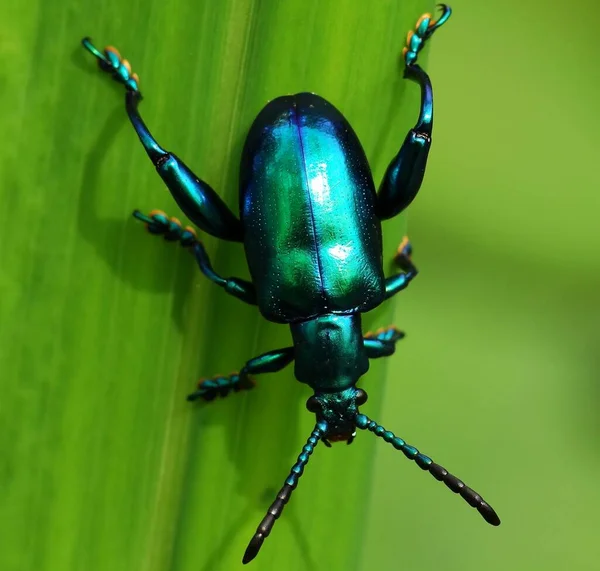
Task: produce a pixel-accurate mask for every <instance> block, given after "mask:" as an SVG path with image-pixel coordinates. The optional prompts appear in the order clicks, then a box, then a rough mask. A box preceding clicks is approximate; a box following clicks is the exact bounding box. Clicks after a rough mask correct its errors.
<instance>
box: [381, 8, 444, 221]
mask: <svg viewBox="0 0 600 571" xmlns="http://www.w3.org/2000/svg"><path fill="white" fill-rule="evenodd" d="M440 6H441V8H442V15H441V16H440V17H439V18H438V20H433V19H432V17H431V14H423V16H421V17H420V18H419V20H418V21H417V24H416V26H415V30H414V31H413V30H411V31H410V32H409V33H408V36H407V39H406V47H405V48H404V50H403V52H402V54H403V57H404V61H405V64H406V66H405V68H404V77H406V78H407V79H410V80H412V81H415V82H416V83H418V84H419V86H420V87H421V110H420V114H419V119H418V121H417V123H416V125H415V126H414V127H413V128H412V129H411V130H410V131H409V132H408V134H407V135H406V138H405V139H404V143H403V144H402V147H401V148H400V151H399V152H398V154H397V155H396V156H395V157H394V159H393V160H392V162H391V163H390V165H389V166H388V168H387V171H386V173H385V176H384V177H383V181H382V183H381V186H380V187H379V191H378V193H377V215H378V216H379V218H380V219H381V220H385V219H387V218H392V217H394V216H396V215H397V214H399V213H400V212H402V211H403V210H404V209H405V208H406V207H407V206H408V205H409V204H410V203H411V202H412V201H413V199H414V198H415V196H416V195H417V193H418V192H419V188H420V187H421V183H422V182H423V176H424V175H425V167H426V165H427V157H428V155H429V148H430V147H431V133H432V129H433V89H432V87H431V80H430V79H429V76H428V75H427V73H425V71H423V69H422V68H421V67H420V66H419V65H417V63H416V61H417V55H418V53H419V52H420V51H421V49H423V46H424V45H425V43H426V41H427V40H428V39H429V38H430V37H431V35H432V34H433V32H434V31H435V30H436V29H437V28H439V27H440V26H441V25H442V24H443V23H444V22H446V20H448V18H449V17H450V14H451V10H450V7H449V6H446V5H445V4H440Z"/></svg>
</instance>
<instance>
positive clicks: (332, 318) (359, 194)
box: [82, 4, 500, 563]
mask: <svg viewBox="0 0 600 571" xmlns="http://www.w3.org/2000/svg"><path fill="white" fill-rule="evenodd" d="M439 7H440V8H441V15H440V16H439V17H438V18H437V19H434V18H433V17H432V15H431V14H424V15H422V16H421V17H420V18H419V19H418V21H417V23H416V25H415V28H414V30H411V31H410V32H409V33H408V36H407V40H406V46H405V47H404V49H403V52H402V53H403V59H404V77H405V78H407V79H409V80H412V81H414V82H416V83H417V84H418V85H419V86H420V90H421V104H420V114H419V118H418V121H417V123H416V124H415V126H414V127H413V128H412V129H410V130H409V132H408V134H407V135H406V138H405V139H404V142H403V144H402V146H401V147H400V150H399V152H398V154H397V155H396V156H395V157H394V158H393V160H392V161H391V163H390V165H389V167H388V169H387V171H386V173H385V175H384V178H383V181H382V183H381V186H380V188H379V190H378V191H377V192H376V190H375V186H374V182H373V177H372V174H371V170H370V167H369V163H368V161H367V158H366V156H365V153H364V151H363V148H362V146H361V144H360V141H359V140H358V137H357V136H356V134H355V132H354V131H353V129H352V127H351V126H350V124H349V123H348V121H347V120H346V119H345V118H344V116H343V115H342V114H341V113H340V112H339V111H338V110H337V109H336V108H335V107H334V106H333V105H332V104H331V103H329V102H328V101H326V100H325V99H323V98H322V97H319V96H318V95H315V94H313V93H299V94H296V95H288V96H283V97H278V98H277V99H274V100H272V101H270V102H269V103H268V104H267V105H266V106H265V107H264V108H263V110H262V111H261V112H260V113H259V114H258V116H257V117H256V119H255V120H254V123H253V124H252V126H251V128H250V131H249V133H248V136H247V138H246V141H245V145H244V148H243V152H242V157H241V165H240V190H239V217H238V216H236V215H235V214H234V213H233V212H232V211H231V210H230V209H229V208H228V207H227V206H226V204H225V203H224V202H223V200H222V199H221V198H220V197H219V195H218V194H217V193H216V192H215V191H214V190H213V189H212V188H211V187H210V186H209V185H208V184H207V183H206V182H204V181H202V180H201V179H199V178H198V177H197V176H196V175H195V174H194V173H193V172H192V171H191V170H190V169H189V168H188V167H187V166H186V165H185V164H184V163H183V161H181V159H179V158H178V157H177V156H175V155H174V154H173V153H171V152H169V151H167V150H165V149H164V148H163V147H162V146H161V145H159V143H158V142H157V141H156V140H155V139H154V137H153V136H152V134H151V133H150V131H149V129H148V128H147V126H146V125H145V123H144V121H143V120H142V118H141V116H140V114H139V111H138V104H139V102H140V101H141V99H142V95H141V92H140V89H139V78H138V76H137V75H136V74H134V73H132V71H131V65H130V64H129V62H128V61H127V60H125V59H123V58H122V57H121V55H120V54H119V52H118V51H117V50H116V49H115V48H113V47H110V46H109V47H107V48H105V49H104V51H103V52H101V51H99V50H98V49H96V48H95V47H94V45H93V44H92V42H91V39H90V38H84V39H83V40H82V43H83V45H84V47H85V48H86V49H87V50H88V51H89V52H91V53H92V54H93V55H94V56H96V58H97V59H98V63H99V65H100V68H101V69H102V70H103V71H105V72H107V73H109V74H110V75H112V77H113V78H114V79H115V80H117V81H118V82H120V83H121V84H122V85H124V86H125V88H126V97H125V106H126V110H127V113H128V115H129V119H130V120H131V123H132V125H133V127H134V129H135V131H136V133H137V135H138V137H139V139H140V141H141V143H142V145H143V146H144V149H145V150H146V152H147V154H148V156H149V158H150V160H151V161H152V163H153V164H154V165H155V167H156V170H157V172H158V174H159V175H160V176H161V178H162V179H163V180H164V182H165V184H166V186H167V187H168V189H169V191H170V192H171V194H172V196H173V198H174V199H175V201H176V202H177V204H178V205H179V207H180V208H181V210H183V212H184V213H185V214H186V215H187V216H188V218H189V219H190V220H191V221H192V222H194V224H195V225H196V226H198V227H199V228H200V229H201V230H203V231H204V232H207V233H208V234H210V235H212V236H215V237H216V238H220V239H222V240H229V241H233V242H242V243H243V245H244V249H245V253H246V259H247V262H248V266H249V269H250V275H251V277H252V281H251V282H250V281H246V280H242V279H239V278H235V277H230V278H224V277H222V276H220V275H219V274H218V273H217V272H215V271H214V269H213V268H212V265H211V262H210V260H209V257H208V255H207V253H206V250H205V248H204V246H203V245H202V242H201V241H200V240H199V239H198V237H197V234H196V231H195V230H194V229H193V228H192V227H189V226H186V227H183V226H182V224H181V223H180V222H179V220H178V219H176V218H169V217H168V216H167V215H166V214H165V213H164V212H161V211H152V212H150V213H149V214H148V215H145V214H142V213H141V212H140V211H138V210H136V211H135V212H134V216H135V218H137V219H138V220H141V221H142V222H144V223H145V224H146V226H147V229H148V230H149V231H150V232H151V233H154V234H162V235H163V236H164V237H165V238H166V239H167V240H173V241H179V242H180V243H181V244H182V245H183V246H185V247H186V248H189V249H190V250H191V251H192V252H193V254H194V255H195V258H196V260H197V263H198V265H199V267H200V270H201V271H202V273H203V274H204V275H205V276H206V277H207V278H208V279H209V280H211V281H212V282H214V283H216V284H217V285H219V286H220V287H222V288H223V289H224V290H225V291H226V292H227V293H228V294H230V295H233V296H235V297H237V298H239V299H241V300H242V301H244V302H246V303H248V304H252V305H256V306H258V309H259V311H260V313H261V314H262V315H263V317H264V318H265V319H267V320H269V321H272V322H275V323H282V324H287V325H289V327H290V330H291V334H292V339H293V345H292V346H291V347H285V348H282V349H277V350H274V351H269V352H268V353H265V354H263V355H260V356H258V357H256V358H254V359H251V360H249V361H248V362H247V363H246V364H245V365H244V366H243V368H242V369H241V370H240V372H239V373H235V374H232V375H230V376H227V377H214V378H212V379H204V380H202V381H201V382H200V383H199V384H198V388H197V390H196V391H195V392H194V393H192V394H191V395H189V396H188V399H189V400H195V399H198V398H202V399H205V400H212V399H214V398H215V397H216V396H219V395H221V396H225V395H227V394H228V393H230V392H232V391H238V390H242V389H248V388H251V387H252V386H253V381H252V380H251V375H256V374H261V373H273V372H276V371H279V370H281V369H283V368H284V367H286V366H287V365H289V364H290V363H291V362H292V361H294V363H295V371H294V372H295V376H296V378H297V380H298V381H300V382H301V383H305V384H307V385H309V386H310V387H311V388H312V390H313V391H314V394H313V395H312V396H311V397H310V398H309V399H308V401H307V403H306V408H307V409H308V410H309V411H310V412H313V413H314V414H315V415H316V424H315V427H314V430H313V431H312V433H311V435H310V437H309V439H308V441H307V442H306V444H305V446H304V447H303V449H302V452H301V454H300V455H299V456H298V459H297V462H296V463H295V464H294V466H293V467H292V469H291V472H290V474H289V476H288V477H287V479H286V480H285V483H284V485H283V487H282V488H281V490H280V491H279V493H278V494H277V497H276V499H275V501H274V502H273V503H272V504H271V506H270V507H269V509H268V511H267V514H266V516H265V517H264V518H263V520H262V521H261V523H260V525H259V526H258V528H257V530H256V533H255V535H254V536H253V538H252V539H251V541H250V543H249V545H248V547H247V549H246V552H245V554H244V557H243V563H248V562H249V561H251V560H252V559H254V557H256V555H257V554H258V552H259V550H260V548H261V546H262V544H263V542H264V540H265V538H266V537H267V536H268V535H269V534H270V532H271V529H272V527H273V525H274V523H275V521H276V520H277V518H278V517H279V516H280V515H281V513H282V511H283V508H284V507H285V505H286V503H287V502H288V500H289V499H290V496H291V494H292V492H293V490H294V489H295V488H296V486H297V484H298V480H299V479H300V477H301V475H302V473H303V471H304V467H305V466H306V464H307V462H308V460H309V457H310V455H311V454H312V452H313V450H314V448H315V446H316V445H317V443H318V442H319V441H323V442H324V443H325V444H326V445H328V446H331V444H330V443H331V442H338V441H345V442H347V443H351V442H352V440H353V438H354V436H355V433H356V429H357V428H358V429H361V430H367V431H370V432H372V433H373V434H375V436H378V437H380V438H382V439H383V440H384V441H385V442H388V443H389V444H391V445H392V446H393V447H394V448H395V449H397V450H400V451H402V452H403V453H404V455H405V456H406V457H407V458H409V459H410V460H413V461H415V462H416V464H417V465H418V466H419V467H420V468H421V469H423V470H425V471H428V472H429V473H430V474H432V475H433V477H434V478H436V479H437V480H439V481H442V482H444V483H445V484H446V486H448V488H449V489H450V490H452V491H453V492H455V493H457V494H459V495H460V496H461V497H462V498H463V499H464V500H466V501H467V502H468V503H469V504H470V505H471V506H472V507H475V508H476V509H477V510H478V512H479V513H480V514H481V515H482V516H483V518H484V519H485V521H487V522H488V523H490V524H491V525H494V526H497V525H499V524H500V519H499V518H498V516H497V514H496V512H495V511H494V510H493V508H492V507H491V506H490V505H489V504H488V503H486V502H485V501H484V500H483V498H482V497H481V496H480V495H479V494H477V492H475V491H474V490H472V489H471V488H469V487H467V486H466V485H465V484H464V483H463V482H462V481H460V480H459V479H458V478H456V477H455V476H453V475H452V474H450V473H449V472H448V471H447V470H445V469H444V468H443V467H442V466H440V465H439V464H436V463H435V462H433V460H432V459H431V458H429V457H428V456H425V455H424V454H422V453H420V452H419V451H418V450H417V449H416V448H415V447H413V446H411V445H409V444H407V443H406V442H405V441H404V440H402V439H401V438H399V437H398V436H396V435H395V434H394V433H392V432H390V431H388V430H386V429H385V428H384V427H383V426H381V425H379V424H377V423H376V422H375V421H373V420H371V419H370V418H369V417H367V416H366V415H365V414H363V413H362V412H360V411H359V407H360V406H362V405H363V404H365V402H366V401H367V394H366V392H365V391H364V390H363V389H360V388H357V386H356V384H357V382H358V380H359V379H360V378H361V377H362V376H363V375H364V374H365V373H366V372H367V370H368V369H369V359H374V358H378V357H384V356H388V355H391V354H392V353H394V351H395V344H396V342H397V341H398V340H399V339H401V338H402V337H403V334H402V333H401V332H400V331H398V330H397V329H396V328H394V327H389V328H387V329H382V330H379V331H377V332H375V333H367V334H365V335H363V333H362V329H361V314H362V313H363V312H366V311H369V310H371V309H373V308H375V307H377V306H378V305H380V304H381V303H382V302H384V301H385V300H387V299H389V298H391V297H392V296H394V295H395V294H396V293H398V292H399V291H401V290H403V289H405V288H406V287H407V286H408V284H409V283H410V282H411V280H412V279H413V278H414V277H415V276H416V275H417V269H416V267H415V266H414V264H413V262H412V258H411V246H410V242H409V241H408V239H407V238H404V239H403V240H402V242H401V244H400V246H399V248H398V252H397V254H396V256H395V258H394V261H395V264H396V266H397V267H398V268H399V270H400V271H399V272H398V273H397V274H395V275H392V276H391V277H387V278H386V277H385V275H384V270H383V252H382V234H381V221H382V220H385V219H389V218H392V217H394V216H396V215H397V214H399V213H400V212H402V211H403V210H404V209H405V208H406V207H407V206H408V205H409V204H410V203H411V202H412V201H413V199H414V198H415V196H416V195H417V193H418V191H419V189H420V186H421V183H422V180H423V176H424V172H425V167H426V162H427V157H428V154H429V149H430V146H431V135H432V127H433V91H432V85H431V80H430V78H429V76H428V75H427V73H426V72H425V71H424V70H423V69H422V68H421V67H420V66H419V65H418V63H417V57H418V53H419V52H420V50H421V49H422V48H423V46H424V45H425V43H426V41H427V40H428V39H429V38H430V37H431V35H432V34H433V33H434V32H435V31H436V30H437V29H438V28H439V27H440V26H441V25H442V24H444V23H445V22H446V21H447V20H448V18H449V17H450V15H451V9H450V7H449V6H447V5H445V4H440V5H439Z"/></svg>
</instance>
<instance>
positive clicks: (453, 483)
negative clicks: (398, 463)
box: [354, 414, 500, 525]
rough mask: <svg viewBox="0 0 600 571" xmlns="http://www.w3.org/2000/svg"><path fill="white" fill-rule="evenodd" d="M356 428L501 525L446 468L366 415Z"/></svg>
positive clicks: (495, 516) (474, 495)
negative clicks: (373, 436) (397, 452)
mask: <svg viewBox="0 0 600 571" xmlns="http://www.w3.org/2000/svg"><path fill="white" fill-rule="evenodd" d="M354 421H355V422H356V426H357V427H358V428H361V429H362V430H370V431H371V432H372V433H373V434H375V436H379V437H380V438H383V439H384V440H385V441H386V442H389V443H390V444H391V445H392V446H393V447H394V448H395V449H396V450H401V451H402V452H404V455H405V456H406V457H407V458H408V459H409V460H414V461H415V462H416V463H417V465H418V466H419V468H421V469H422V470H427V471H428V472H429V473H430V474H431V475H432V476H433V477H434V478H435V479H436V480H438V481H440V482H444V484H446V486H448V488H450V489H451V490H452V491H453V492H454V493H455V494H460V497H461V498H462V499H463V500H465V501H466V502H467V503H468V504H469V505H470V506H471V507H474V508H477V511H478V512H479V513H480V514H481V515H482V517H483V519H484V520H485V521H487V522H488V523H489V524H491V525H500V518H499V517H498V515H497V514H496V512H495V511H494V509H493V508H492V506H490V505H489V504H487V503H486V502H485V501H484V500H483V498H482V497H481V496H480V495H479V494H478V493H477V492H476V491H475V490H472V489H471V488H469V487H468V486H466V485H465V484H464V482H461V481H460V480H459V479H458V478H457V477H456V476H453V475H452V474H450V473H449V472H448V471H447V470H446V469H445V468H443V467H442V466H440V465H439V464H436V463H435V462H434V461H433V460H432V459H431V458H429V457H428V456H425V454H421V453H420V452H419V451H418V450H417V449H416V448H415V447H414V446H411V445H410V444H407V443H406V442H404V440H402V438H399V437H398V436H396V435H395V434H394V433H393V432H389V431H388V430H386V429H385V428H383V426H381V425H379V424H377V423H376V422H375V421H374V420H371V419H370V418H369V417H368V416H366V415H364V414H357V415H356V416H355V418H354Z"/></svg>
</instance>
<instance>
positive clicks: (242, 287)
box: [133, 210, 256, 305]
mask: <svg viewBox="0 0 600 571" xmlns="http://www.w3.org/2000/svg"><path fill="white" fill-rule="evenodd" d="M133 216H134V217H135V218H137V219H138V220H141V221H142V222H144V223H145V224H146V228H147V229H148V232H150V233H151V234H162V235H163V237H164V239H165V240H169V241H173V242H175V241H179V242H180V243H181V245H182V246H184V247H185V248H189V249H191V250H192V251H193V253H194V255H195V256H196V261H197V262H198V266H200V271H201V272H202V273H203V274H204V275H205V276H206V277H207V278H208V279H209V280H211V281H212V282H214V283H216V284H217V285H218V286H221V287H222V288H223V289H224V290H225V291H226V292H227V293H228V294H231V295H233V296H235V297H237V298H238V299H241V300H242V301H245V302H246V303H249V304H251V305H256V290H255V289H254V284H252V283H251V282H248V281H246V280H243V279H241V278H223V277H221V276H220V275H219V274H217V273H216V272H215V271H214V270H213V268H212V264H211V263H210V259H209V257H208V254H207V253H206V250H205V249H204V245H203V244H202V242H201V241H200V240H198V237H197V235H196V231H195V230H194V229H193V228H191V227H190V226H186V227H185V228H184V227H182V225H181V222H180V221H179V220H178V219H177V218H173V217H171V218H169V217H168V216H167V215H166V214H165V213H164V212H162V211H161V210H153V211H152V212H150V214H148V215H147V216H146V215H145V214H142V213H141V212H140V211H139V210H134V212H133Z"/></svg>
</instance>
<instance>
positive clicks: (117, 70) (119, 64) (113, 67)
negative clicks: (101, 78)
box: [81, 36, 140, 93]
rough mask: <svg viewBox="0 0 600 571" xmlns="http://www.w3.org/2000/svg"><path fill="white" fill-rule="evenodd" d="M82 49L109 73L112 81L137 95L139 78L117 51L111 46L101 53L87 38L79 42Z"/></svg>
mask: <svg viewBox="0 0 600 571" xmlns="http://www.w3.org/2000/svg"><path fill="white" fill-rule="evenodd" d="M81 43H82V45H83V47H84V48H85V49H86V50H87V51H88V52H90V53H91V54H92V55H93V56H94V57H96V58H97V60H98V65H99V66H100V69H101V70H102V71H105V72H106V73H110V74H111V75H112V77H113V79H114V80H115V81H117V82H119V83H120V84H122V85H124V86H125V88H126V89H127V90H128V91H133V92H134V93H139V84H140V78H139V77H138V75H137V73H133V72H132V71H131V64H130V63H129V61H128V60H126V59H123V57H122V56H121V54H120V52H119V50H118V49H117V48H115V47H113V46H106V47H105V48H104V53H102V52H101V51H100V50H99V49H98V48H96V46H94V44H93V43H92V39H91V38H90V37H88V36H86V37H85V38H83V39H82V40H81Z"/></svg>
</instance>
